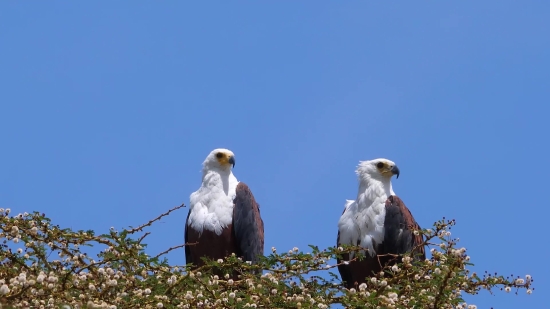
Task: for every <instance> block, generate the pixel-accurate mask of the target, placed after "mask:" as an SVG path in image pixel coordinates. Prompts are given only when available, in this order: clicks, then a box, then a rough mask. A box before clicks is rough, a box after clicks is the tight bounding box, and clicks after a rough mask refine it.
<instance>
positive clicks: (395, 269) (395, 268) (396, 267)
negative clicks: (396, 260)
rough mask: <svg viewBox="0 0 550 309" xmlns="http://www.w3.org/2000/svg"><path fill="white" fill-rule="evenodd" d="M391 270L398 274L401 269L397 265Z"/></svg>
mask: <svg viewBox="0 0 550 309" xmlns="http://www.w3.org/2000/svg"><path fill="white" fill-rule="evenodd" d="M391 270H392V271H394V272H398V271H399V267H398V266H397V265H393V266H392V267H391Z"/></svg>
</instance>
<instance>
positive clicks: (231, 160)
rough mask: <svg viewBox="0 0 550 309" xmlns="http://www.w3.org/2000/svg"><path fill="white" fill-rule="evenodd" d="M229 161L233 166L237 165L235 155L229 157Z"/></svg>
mask: <svg viewBox="0 0 550 309" xmlns="http://www.w3.org/2000/svg"><path fill="white" fill-rule="evenodd" d="M227 162H229V164H232V165H233V167H235V157H234V156H231V157H229V160H227Z"/></svg>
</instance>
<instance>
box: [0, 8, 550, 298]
mask: <svg viewBox="0 0 550 309" xmlns="http://www.w3.org/2000/svg"><path fill="white" fill-rule="evenodd" d="M549 9H550V2H543V1H521V2H519V1H482V2H479V1H437V2H430V3H427V2H414V3H412V2H408V1H403V2H399V3H398V2H392V3H389V2H385V3H382V2H381V1H345V2H332V1H331V2H329V1H316V2H313V1H302V2H298V1H294V2H291V1H276V2H275V1H272V2H265V1H262V2H253V1H232V2H231V3H229V2H222V1H217V2H209V3H208V4H207V3H204V2H203V3H199V2H193V3H191V2H176V1H170V2H169V1H164V2H162V3H161V2H154V3H153V2H144V1H134V2H132V4H129V3H123V2H117V3H115V2H109V3H107V2H96V3H93V4H92V3H83V2H69V1H65V2H62V1H47V2H33V3H30V2H20V1H17V2H8V1H3V2H2V3H1V4H0V42H1V47H0V50H1V54H0V55H1V57H0V85H1V91H0V102H1V103H0V140H1V141H2V151H1V152H0V162H1V163H0V207H4V208H6V207H10V208H11V209H12V211H13V212H14V213H18V212H24V211H32V210H39V211H41V212H45V213H46V214H47V215H48V216H50V217H51V218H52V219H53V220H54V222H55V223H57V224H60V225H61V226H66V227H72V228H74V229H94V230H97V231H99V232H103V231H107V230H108V229H109V227H111V226H115V227H117V228H118V229H121V228H123V227H127V226H129V225H134V226H135V225H138V224H140V223H144V222H146V221H148V220H149V219H151V218H153V217H155V216H156V215H158V214H160V213H162V212H164V211H165V210H167V209H169V208H171V207H172V206H176V205H179V204H180V203H182V202H184V203H186V204H188V202H189V194H190V193H191V192H193V191H195V190H196V189H197V188H198V187H199V185H200V180H201V174H200V169H201V163H202V161H203V160H204V158H205V156H206V155H207V154H208V153H209V152H210V151H211V150H212V149H214V148H218V147H224V148H229V149H231V150H232V151H234V153H235V155H236V159H237V165H236V167H235V170H234V173H235V175H236V176H237V177H238V179H239V180H241V181H243V182H246V183H247V184H248V185H249V186H250V187H251V189H252V190H253V192H254V195H255V196H256V199H257V200H258V202H259V203H260V204H261V212H262V216H263V219H264V222H265V233H266V243H265V245H266V252H269V248H271V247H272V246H275V247H277V248H278V249H279V250H288V249H290V248H292V247H294V246H298V247H299V248H301V249H307V248H306V247H307V245H308V244H315V245H318V246H320V247H327V246H333V245H334V244H335V240H336V232H337V221H338V218H339V216H340V214H341V213H342V210H343V206H344V202H345V199H354V198H355V196H356V194H357V181H356V177H355V174H354V170H355V167H356V165H357V163H358V161H359V160H368V159H372V158H377V157H385V158H388V159H391V160H393V161H395V162H396V163H397V164H398V165H399V167H400V169H401V176H400V177H399V179H398V180H395V179H394V181H393V184H394V189H395V191H396V192H397V194H399V195H400V196H401V198H402V199H403V200H404V201H405V203H406V204H407V206H408V207H409V208H410V209H411V210H412V212H413V214H414V216H415V218H416V219H417V221H418V222H419V223H420V224H421V225H422V226H424V227H429V226H431V224H432V223H433V222H434V221H436V220H438V219H440V218H442V217H443V216H445V217H447V218H455V219H457V221H458V223H457V226H456V227H455V228H454V229H453V235H455V236H458V237H460V239H461V244H462V245H463V246H465V247H466V248H468V250H469V251H468V252H469V254H470V255H471V257H472V260H473V262H474V263H476V266H475V269H476V270H478V271H484V270H488V271H491V272H493V271H498V272H499V273H503V274H510V273H513V274H515V275H516V274H518V275H525V274H531V275H533V276H534V279H535V283H536V285H535V287H536V290H535V293H534V294H533V295H531V296H527V295H525V293H524V292H523V293H521V294H520V295H519V296H515V295H507V294H505V293H504V292H502V293H497V296H492V295H490V294H488V293H482V294H481V295H479V296H476V297H474V298H470V299H471V301H472V302H474V303H476V304H477V305H478V308H490V307H491V306H493V307H494V308H543V307H545V305H546V304H547V295H544V292H545V291H547V290H548V289H549V288H550V282H549V279H548V278H549V276H550V269H549V267H548V266H547V263H546V262H545V261H547V260H549V259H550V249H549V248H548V244H547V243H548V241H547V237H546V234H547V228H546V227H547V225H548V222H547V221H548V220H547V217H548V211H547V207H548V206H549V203H548V200H547V197H546V194H545V193H546V192H547V191H546V190H547V184H548V180H547V177H548V173H549V172H550V163H549V161H548V157H549V156H550V150H549V143H548V139H549V138H548V134H549V133H550V125H549V123H548V119H547V115H548V113H549V112H550V107H549V105H548V103H549V98H550V90H549V89H550V87H549V86H550V73H549V72H550V61H549V60H548V55H549V54H550V21H549V20H548V12H549ZM186 215H187V209H184V210H182V211H179V212H177V213H175V214H174V215H173V216H171V217H169V218H167V219H166V220H163V222H162V223H161V224H158V225H156V226H155V227H154V228H153V229H152V231H153V234H152V235H150V236H149V237H148V244H149V247H150V248H149V249H150V250H151V254H153V253H157V252H160V251H162V250H164V249H165V248H167V247H169V246H173V245H177V244H180V243H182V241H183V228H184V221H185V217H186ZM169 258H170V260H171V261H172V262H173V263H176V264H183V263H184V254H183V250H181V251H177V252H174V253H173V254H171V255H170V256H169Z"/></svg>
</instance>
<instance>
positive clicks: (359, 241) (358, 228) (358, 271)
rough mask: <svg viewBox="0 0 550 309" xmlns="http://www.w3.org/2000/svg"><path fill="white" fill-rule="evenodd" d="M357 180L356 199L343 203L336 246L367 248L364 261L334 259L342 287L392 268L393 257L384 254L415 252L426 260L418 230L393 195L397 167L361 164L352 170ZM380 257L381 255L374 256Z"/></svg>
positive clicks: (375, 162) (385, 163) (380, 161)
mask: <svg viewBox="0 0 550 309" xmlns="http://www.w3.org/2000/svg"><path fill="white" fill-rule="evenodd" d="M356 173H357V176H358V178H359V192H358V193H357V200H355V201H353V200H347V201H346V205H345V209H344V213H343V214H342V216H341V217H340V220H339V221H338V238H337V241H336V242H337V246H341V245H354V246H361V247H363V248H366V249H368V250H367V252H366V254H365V258H364V259H362V260H361V261H359V260H356V261H352V262H349V263H343V262H344V261H349V260H350V259H351V258H352V257H353V253H352V254H351V255H352V256H350V255H349V254H344V255H343V260H340V259H338V264H341V265H339V266H338V271H339V272H340V276H342V281H344V282H345V285H346V287H347V288H348V289H349V288H352V287H355V285H356V284H361V283H363V282H365V277H370V276H373V275H374V274H376V273H378V272H380V271H381V270H382V267H383V266H386V265H393V264H395V263H396V262H397V258H395V257H392V256H389V255H386V256H384V255H385V254H394V255H395V254H402V253H405V252H410V251H412V250H413V248H416V249H415V252H414V254H415V257H414V258H415V260H423V259H425V258H426V255H425V252H424V247H423V246H421V244H422V243H423V239H422V236H420V235H414V234H413V231H412V229H420V227H419V226H418V223H416V221H415V220H414V218H413V216H412V214H411V212H410V211H409V209H408V208H407V207H406V206H405V204H404V203H403V201H402V200H401V199H400V198H399V197H398V196H397V195H395V192H393V189H392V185H391V177H392V176H393V175H396V176H397V178H399V168H398V167H397V165H395V163H393V162H392V161H390V160H387V159H375V160H370V161H362V162H360V163H359V166H358V167H357V170H356ZM377 255H382V256H377Z"/></svg>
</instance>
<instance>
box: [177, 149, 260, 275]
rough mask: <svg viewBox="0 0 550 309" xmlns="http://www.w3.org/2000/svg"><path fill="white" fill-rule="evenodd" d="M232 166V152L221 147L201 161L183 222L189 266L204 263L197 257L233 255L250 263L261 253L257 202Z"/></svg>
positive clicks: (233, 159)
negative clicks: (199, 177)
mask: <svg viewBox="0 0 550 309" xmlns="http://www.w3.org/2000/svg"><path fill="white" fill-rule="evenodd" d="M233 167H235V155H234V154H233V152H232V151H230V150H228V149H223V148H219V149H214V150H213V151H211V152H210V154H209V155H208V156H207V157H206V159H205V160H204V162H203V164H202V184H201V186H200V188H199V189H198V190H197V191H195V192H193V193H192V194H191V196H190V205H189V213H188V215H187V219H186V223H185V243H186V244H188V245H186V246H185V259H186V263H187V264H189V263H192V267H193V268H197V267H200V266H202V265H204V262H203V260H202V259H201V257H208V258H210V259H212V260H215V261H216V260H218V259H223V258H224V257H227V256H229V255H232V254H235V255H237V256H238V257H240V258H242V259H243V260H244V261H250V262H252V263H254V262H257V261H258V259H259V257H260V256H262V255H263V252H264V222H263V220H262V218H261V216H260V205H258V203H257V202H256V200H255V199H254V195H253V194H252V191H251V190H250V188H249V187H248V186H247V185H246V184H245V183H244V182H240V181H238V180H237V178H236V177H235V175H233V172H232V170H231V169H232V168H233ZM194 243H196V244H194ZM215 272H216V273H217V271H215ZM221 275H223V274H221ZM231 276H232V277H233V278H234V279H236V278H237V274H236V273H233V274H231Z"/></svg>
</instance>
